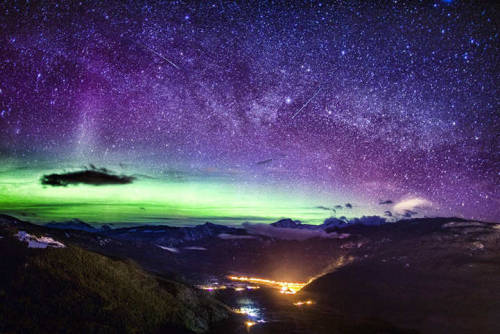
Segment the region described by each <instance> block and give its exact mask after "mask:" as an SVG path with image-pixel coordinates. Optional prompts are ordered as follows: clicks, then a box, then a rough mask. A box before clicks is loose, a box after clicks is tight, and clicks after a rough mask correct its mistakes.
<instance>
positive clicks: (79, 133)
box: [0, 0, 500, 223]
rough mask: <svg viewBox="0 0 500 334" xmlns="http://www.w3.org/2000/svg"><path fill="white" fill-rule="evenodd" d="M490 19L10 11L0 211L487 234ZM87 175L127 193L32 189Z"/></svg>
mask: <svg viewBox="0 0 500 334" xmlns="http://www.w3.org/2000/svg"><path fill="white" fill-rule="evenodd" d="M498 17H499V7H498V5H494V4H493V2H491V3H488V2H485V1H437V0H436V1H408V2H406V1H392V2H389V1H377V2H375V1H359V2H358V1H336V2H334V3H330V2H321V1H304V2H296V1H293V2H289V3H287V2H274V3H270V2H264V1H262V2H254V3H252V4H248V3H247V2H228V1H221V0H217V1H203V2H201V1H200V3H198V2H194V1H193V2H189V1H173V2H169V1H158V2H152V1H151V2H149V1H145V2H140V1H139V2H135V1H128V2H126V3H125V2H123V3H122V2H118V1H116V2H114V1H113V2H106V3H101V2H98V1H91V2H86V1H82V2H80V3H78V2H76V1H66V2H61V3H58V4H57V2H56V1H50V2H49V1H47V2H45V4H41V3H40V2H24V1H5V2H3V3H2V4H1V5H0V41H1V43H0V72H1V77H0V211H2V212H6V213H12V214H16V215H18V216H25V217H28V218H30V219H32V220H35V221H36V220H43V221H46V220H64V219H69V218H75V217H77V218H81V219H85V220H88V221H93V222H107V221H136V222H139V221H140V222H148V221H151V222H158V221H167V222H173V223H191V222H198V221H204V220H207V219H208V220H211V221H215V222H223V221H225V222H228V223H235V222H241V221H245V220H250V221H258V222H263V221H264V222H265V221H272V220H274V219H277V218H281V217H291V218H294V219H301V220H303V221H306V222H312V223H321V222H322V221H323V219H325V218H328V217H330V216H337V217H340V216H347V217H348V218H349V217H351V218H352V217H359V216H362V215H380V216H385V217H386V218H387V219H399V218H402V217H424V216H460V217H466V218H473V219H483V220H490V221H499V220H500V209H499V208H500V190H499V189H500V187H499V184H500V147H499V137H498V135H499V133H500V125H499V124H500V112H499V98H498V96H499V95H498V92H497V86H498V83H499V73H498V63H499V59H498V54H499V36H498ZM90 164H93V165H95V166H96V168H105V169H106V171H109V172H110V173H114V174H116V175H124V177H125V176H130V178H131V180H133V181H132V182H130V184H102V185H96V184H85V182H83V184H70V185H67V186H62V187H61V186H53V185H47V184H42V183H41V182H40V178H41V177H43V176H44V175H46V174H48V173H63V172H69V171H78V170H83V169H84V166H85V168H87V169H92V168H93V167H89V166H90ZM117 177H118V176H117ZM381 202H382V204H381ZM346 203H348V204H350V205H347V206H346ZM349 206H352V208H350V207H349Z"/></svg>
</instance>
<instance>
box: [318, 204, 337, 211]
mask: <svg viewBox="0 0 500 334" xmlns="http://www.w3.org/2000/svg"><path fill="white" fill-rule="evenodd" d="M316 209H321V210H326V211H333V212H337V211H336V210H335V209H334V208H329V207H327V206H323V205H318V206H317V207H316Z"/></svg>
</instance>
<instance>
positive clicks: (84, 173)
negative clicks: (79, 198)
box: [40, 164, 136, 187]
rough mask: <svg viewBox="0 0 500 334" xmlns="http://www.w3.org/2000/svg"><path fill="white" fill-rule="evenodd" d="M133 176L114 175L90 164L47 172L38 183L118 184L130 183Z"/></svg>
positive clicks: (58, 184) (60, 185) (55, 185)
mask: <svg viewBox="0 0 500 334" xmlns="http://www.w3.org/2000/svg"><path fill="white" fill-rule="evenodd" d="M135 179H136V178H135V177H134V176H127V175H116V174H113V173H112V172H111V171H110V170H108V169H106V168H96V167H95V166H94V165H92V164H91V165H90V169H86V170H81V171H78V172H69V173H61V174H57V173H54V174H48V175H44V176H42V178H41V179H40V183H41V184H43V185H47V186H53V187H66V186H68V185H78V184H89V185H93V186H102V185H118V184H129V183H132V182H133V181H134V180H135Z"/></svg>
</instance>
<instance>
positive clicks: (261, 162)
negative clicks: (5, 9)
mask: <svg viewBox="0 0 500 334" xmlns="http://www.w3.org/2000/svg"><path fill="white" fill-rule="evenodd" d="M272 161H273V159H266V160H262V161H257V162H256V163H255V164H256V165H265V164H268V163H270V162H272Z"/></svg>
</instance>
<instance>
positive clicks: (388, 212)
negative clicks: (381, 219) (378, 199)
mask: <svg viewBox="0 0 500 334" xmlns="http://www.w3.org/2000/svg"><path fill="white" fill-rule="evenodd" d="M384 215H385V216H387V217H392V212H390V211H389V210H387V211H384Z"/></svg>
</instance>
